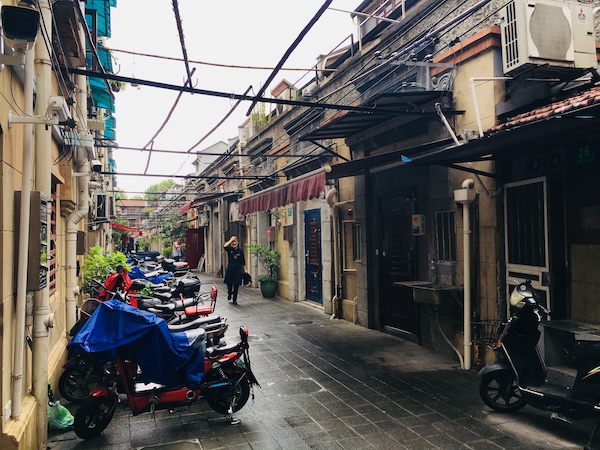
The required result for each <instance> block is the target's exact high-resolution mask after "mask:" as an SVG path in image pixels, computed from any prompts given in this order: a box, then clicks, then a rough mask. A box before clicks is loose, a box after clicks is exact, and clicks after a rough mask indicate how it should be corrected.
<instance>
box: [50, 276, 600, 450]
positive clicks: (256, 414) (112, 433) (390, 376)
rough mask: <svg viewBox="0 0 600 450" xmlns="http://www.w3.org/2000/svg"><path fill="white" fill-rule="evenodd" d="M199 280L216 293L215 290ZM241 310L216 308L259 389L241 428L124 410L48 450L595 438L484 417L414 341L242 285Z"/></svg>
mask: <svg viewBox="0 0 600 450" xmlns="http://www.w3.org/2000/svg"><path fill="white" fill-rule="evenodd" d="M198 275H199V276H200V278H201V280H202V281H203V283H204V284H208V285H210V284H211V283H213V282H214V283H216V284H217V286H218V287H219V289H220V290H221V292H222V288H224V285H223V284H222V280H220V279H216V278H214V277H213V276H211V275H210V274H205V273H200V274H198ZM221 297H222V296H221ZM238 300H239V302H240V304H239V306H238V307H235V308H234V307H233V305H231V304H230V303H229V304H228V303H226V302H225V303H224V302H219V306H218V308H219V309H218V312H219V314H221V315H222V316H224V317H227V319H228V323H229V332H228V334H227V340H228V341H230V342H235V341H236V337H237V336H236V335H237V333H236V331H235V330H237V328H238V327H239V326H241V325H244V324H245V325H248V326H249V328H250V332H251V340H250V356H251V358H252V363H253V364H252V367H253V371H254V373H255V375H256V377H257V379H258V381H259V382H260V383H261V386H262V388H256V389H255V396H256V397H255V400H254V402H252V401H250V402H248V404H247V405H246V406H245V407H244V408H243V409H242V410H241V411H239V412H238V413H236V414H235V417H237V418H239V419H240V420H241V423H240V424H237V425H231V424H230V422H229V420H227V418H226V417H224V416H221V415H219V414H217V413H215V412H214V411H212V410H211V409H210V407H209V406H208V404H207V403H206V402H204V401H200V402H198V403H197V404H195V405H194V406H193V407H192V408H182V409H180V410H177V411H176V412H175V413H174V414H170V413H169V411H157V412H156V414H155V417H154V418H153V417H152V416H151V415H150V414H141V415H139V416H136V417H134V416H132V415H131V413H130V412H129V410H127V409H125V408H124V407H119V409H118V410H117V412H116V413H115V417H114V418H113V422H112V423H111V424H110V425H109V427H108V428H107V429H106V430H105V432H104V433H103V434H102V435H101V436H99V437H97V438H95V439H91V440H89V441H86V442H84V441H82V440H81V439H79V438H77V436H76V435H75V434H74V433H73V431H67V432H64V431H63V432H57V431H52V430H51V431H50V432H49V440H48V448H49V449H50V450H75V449H76V450H86V449H94V450H131V449H133V448H135V447H139V446H150V445H156V444H160V443H168V442H173V441H176V440H184V439H197V440H198V441H199V442H200V444H201V445H202V449H203V450H213V449H227V450H232V449H234V450H242V449H252V450H259V449H260V450H271V449H273V450H309V449H327V450H329V449H335V450H340V449H345V450H355V449H379V450H386V449H393V450H396V449H410V450H419V449H426V450H430V449H435V448H438V449H477V450H481V449H494V450H496V449H498V448H500V449H510V450H513V449H532V448H538V449H574V448H581V447H583V445H584V444H585V443H586V441H587V436H588V435H589V433H590V432H591V428H592V426H593V422H590V421H576V422H575V423H574V424H572V425H568V424H564V423H559V422H555V421H550V420H549V418H548V414H547V413H544V412H543V411H538V410H534V409H533V408H530V407H526V408H524V409H523V410H522V411H520V412H519V413H518V414H512V415H511V414H500V413H496V412H494V411H491V410H490V409H489V408H487V407H486V406H485V405H484V404H483V403H482V402H481V400H480V399H479V394H478V383H479V379H478V376H477V371H476V370H471V371H464V370H461V369H460V366H459V364H458V361H455V360H453V359H450V358H448V357H446V356H443V355H439V354H436V353H434V352H432V351H430V350H428V349H427V348H425V347H420V346H417V345H416V344H413V343H412V342H409V341H406V340H403V339H400V338H397V337H395V336H391V335H388V334H384V333H381V332H379V331H376V330H369V329H366V328H364V327H360V326H357V325H354V324H351V323H349V322H345V321H343V320H330V319H329V316H328V315H326V314H324V313H323V312H322V310H319V308H314V307H308V306H307V305H305V304H304V302H300V303H294V302H289V301H287V300H283V299H280V298H278V297H276V298H274V299H264V298H262V296H261V295H260V292H259V290H258V289H256V288H250V287H244V288H243V289H241V290H240V294H239V297H238ZM64 404H65V406H67V407H68V408H69V409H70V410H71V412H72V413H74V412H75V411H76V408H77V405H73V404H69V403H68V402H65V403H64ZM596 444H597V445H596V446H597V447H598V443H596Z"/></svg>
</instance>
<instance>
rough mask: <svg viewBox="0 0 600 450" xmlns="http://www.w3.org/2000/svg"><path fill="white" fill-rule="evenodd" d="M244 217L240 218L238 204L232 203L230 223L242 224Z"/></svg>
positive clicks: (230, 206)
mask: <svg viewBox="0 0 600 450" xmlns="http://www.w3.org/2000/svg"><path fill="white" fill-rule="evenodd" d="M242 221H243V217H242V216H240V212H239V208H238V203H237V202H234V203H230V204H229V222H242Z"/></svg>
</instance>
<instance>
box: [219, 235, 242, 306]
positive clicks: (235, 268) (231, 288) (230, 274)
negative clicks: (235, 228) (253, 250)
mask: <svg viewBox="0 0 600 450" xmlns="http://www.w3.org/2000/svg"><path fill="white" fill-rule="evenodd" d="M223 247H224V248H225V251H226V252H227V271H226V272H225V284H226V285H227V300H231V299H233V304H234V305H237V295H238V290H239V287H240V284H242V276H243V275H244V273H245V272H246V259H245V258H244V252H243V251H242V249H241V248H240V241H239V240H238V238H237V236H231V238H230V239H229V240H228V241H227V242H225V244H224V245H223Z"/></svg>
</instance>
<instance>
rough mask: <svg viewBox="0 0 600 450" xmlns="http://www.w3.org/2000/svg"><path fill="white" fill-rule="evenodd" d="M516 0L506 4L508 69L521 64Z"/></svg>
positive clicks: (505, 32)
mask: <svg viewBox="0 0 600 450" xmlns="http://www.w3.org/2000/svg"><path fill="white" fill-rule="evenodd" d="M515 9H516V5H515V2H511V3H509V4H508V5H507V6H506V25H505V26H504V29H503V31H504V42H505V45H504V52H505V53H504V58H505V59H504V65H505V67H506V69H510V68H511V67H513V66H516V65H518V64H519V61H520V55H519V45H518V39H517V14H516V11H515Z"/></svg>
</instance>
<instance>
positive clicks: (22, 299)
mask: <svg viewBox="0 0 600 450" xmlns="http://www.w3.org/2000/svg"><path fill="white" fill-rule="evenodd" d="M34 57H35V55H34V51H33V50H28V51H27V54H26V59H25V83H24V91H25V92H24V94H25V95H24V101H25V107H24V112H25V115H26V116H28V117H31V116H33V76H34V73H35V67H34ZM32 133H33V125H31V124H23V174H22V181H21V211H20V213H19V214H20V219H19V220H20V222H19V223H20V229H19V250H18V256H17V258H18V261H19V262H18V263H17V267H16V270H17V305H16V315H15V319H16V325H15V356H14V358H15V359H14V366H13V373H12V378H13V380H12V389H13V391H12V409H11V417H12V418H13V419H19V416H20V415H21V396H22V391H23V365H24V362H23V361H24V354H25V326H26V325H25V321H26V316H27V313H26V311H27V259H28V258H27V254H28V252H29V221H30V211H29V210H30V205H31V174H32V163H33V141H32Z"/></svg>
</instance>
